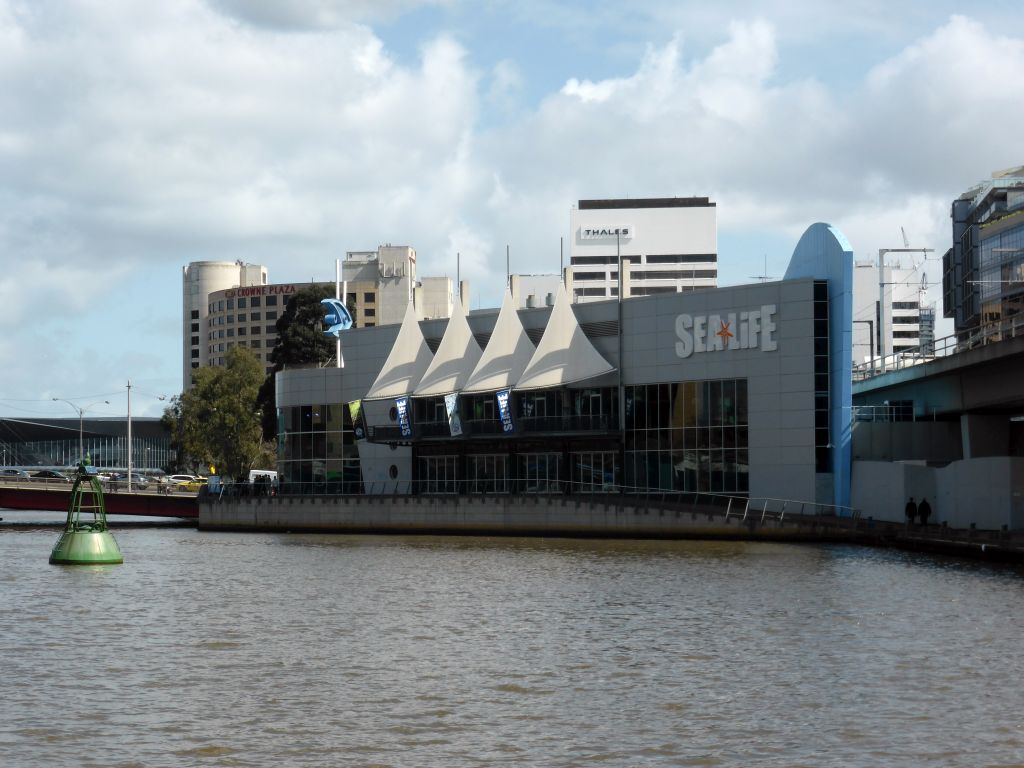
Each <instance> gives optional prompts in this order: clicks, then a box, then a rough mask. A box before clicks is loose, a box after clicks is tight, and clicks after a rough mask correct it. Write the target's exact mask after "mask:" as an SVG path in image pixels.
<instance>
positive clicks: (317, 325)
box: [257, 285, 335, 441]
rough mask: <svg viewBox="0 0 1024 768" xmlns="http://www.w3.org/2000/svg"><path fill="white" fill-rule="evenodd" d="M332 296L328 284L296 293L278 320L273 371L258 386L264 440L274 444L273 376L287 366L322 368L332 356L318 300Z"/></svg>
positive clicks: (271, 358)
mask: <svg viewBox="0 0 1024 768" xmlns="http://www.w3.org/2000/svg"><path fill="white" fill-rule="evenodd" d="M332 296H334V289H333V288H332V287H331V286H329V285H310V286H309V287H308V288H303V289H302V290H301V291H298V292H297V293H296V294H295V295H294V296H292V298H291V300H290V301H289V302H288V306H286V307H285V310H284V312H283V313H281V316H280V317H279V318H278V319H277V325H276V328H277V346H276V347H274V349H273V351H271V353H270V357H269V360H270V362H271V363H272V364H273V368H272V369H271V371H270V373H269V374H268V375H267V378H266V380H265V381H264V382H263V385H262V386H261V387H260V391H259V396H258V398H257V402H258V403H259V406H260V408H261V410H262V411H263V419H262V427H263V439H264V440H266V441H273V440H274V438H275V436H276V433H277V410H276V408H277V406H276V397H277V393H276V391H275V385H274V374H275V373H277V372H278V371H280V370H282V369H283V368H284V367H285V366H287V365H310V364H317V365H323V364H324V363H326V362H328V361H329V360H330V359H331V358H332V357H333V356H334V350H335V343H334V339H333V338H331V337H329V336H325V335H324V331H323V322H322V321H323V318H324V309H323V306H321V304H320V300H321V299H328V298H330V297H332Z"/></svg>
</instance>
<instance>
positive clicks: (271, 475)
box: [249, 469, 277, 485]
mask: <svg viewBox="0 0 1024 768" xmlns="http://www.w3.org/2000/svg"><path fill="white" fill-rule="evenodd" d="M258 477H265V478H266V482H267V483H269V484H270V485H273V484H274V483H275V482H277V472H275V471H274V470H272V469H250V470H249V482H250V483H255V482H264V481H262V480H259V481H258V480H257V479H256V478H258Z"/></svg>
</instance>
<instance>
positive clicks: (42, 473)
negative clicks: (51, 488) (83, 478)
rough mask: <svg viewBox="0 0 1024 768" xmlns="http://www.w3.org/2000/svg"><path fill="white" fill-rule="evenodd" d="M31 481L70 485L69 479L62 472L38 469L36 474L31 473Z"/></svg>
mask: <svg viewBox="0 0 1024 768" xmlns="http://www.w3.org/2000/svg"><path fill="white" fill-rule="evenodd" d="M32 479H34V480H44V481H50V482H57V483H70V482H71V478H70V477H68V476H67V475H65V474H64V473H63V472H58V471H57V470H55V469H40V470H39V471H38V472H33V473H32Z"/></svg>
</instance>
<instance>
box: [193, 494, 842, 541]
mask: <svg viewBox="0 0 1024 768" xmlns="http://www.w3.org/2000/svg"><path fill="white" fill-rule="evenodd" d="M199 527H200V528H202V529H206V530H248V531H253V530H256V531H310V532H314V531H320V532H347V533H420V534H423V533H438V534H484V535H506V536H538V535H539V536H572V537H605V538H670V539H671V538H675V539H684V538H705V539H707V538H730V539H739V538H743V539H764V540H780V541H852V540H853V539H854V538H855V536H856V532H855V531H854V526H853V521H852V520H850V519H848V518H834V517H811V516H801V515H786V516H784V517H783V519H781V520H780V519H778V515H777V514H776V513H768V515H766V516H764V518H762V514H761V512H760V511H759V512H757V513H754V512H753V511H752V512H751V513H750V514H749V515H748V516H747V517H746V519H744V516H743V510H742V509H739V510H730V511H729V513H728V515H727V514H726V509H724V508H718V507H707V506H700V505H697V506H695V505H688V504H678V503H676V504H670V503H664V502H660V501H647V500H643V499H638V500H627V499H623V498H622V497H618V496H608V497H600V496H596V497H587V498H579V497H563V496H520V497H512V496H443V497H439V496H353V497H337V496H310V497H280V498H242V499H221V500H202V501H200V505H199Z"/></svg>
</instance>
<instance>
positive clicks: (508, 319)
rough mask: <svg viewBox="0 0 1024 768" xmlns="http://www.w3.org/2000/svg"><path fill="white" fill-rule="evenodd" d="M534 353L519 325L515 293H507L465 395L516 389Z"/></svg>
mask: <svg viewBox="0 0 1024 768" xmlns="http://www.w3.org/2000/svg"><path fill="white" fill-rule="evenodd" d="M534 351H535V348H534V346H533V342H532V341H530V337H529V336H527V335H526V331H525V330H524V329H523V324H522V323H521V322H520V321H519V312H518V310H517V308H516V300H515V298H514V297H513V296H512V292H511V291H510V290H507V291H505V299H504V300H503V301H502V302H501V310H500V311H499V312H498V319H497V321H495V323H494V331H493V332H492V333H491V339H490V341H488V342H487V348H486V349H485V350H484V352H483V354H482V355H481V356H480V360H479V362H477V364H476V368H474V369H473V373H472V374H470V376H469V380H468V381H467V382H466V385H465V386H464V387H463V388H462V392H463V393H465V394H476V393H480V392H496V391H498V390H499V389H508V388H509V387H512V386H515V383H516V382H517V381H519V377H520V376H522V375H523V371H525V370H526V366H527V365H529V363H530V358H532V357H533V353H534Z"/></svg>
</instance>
